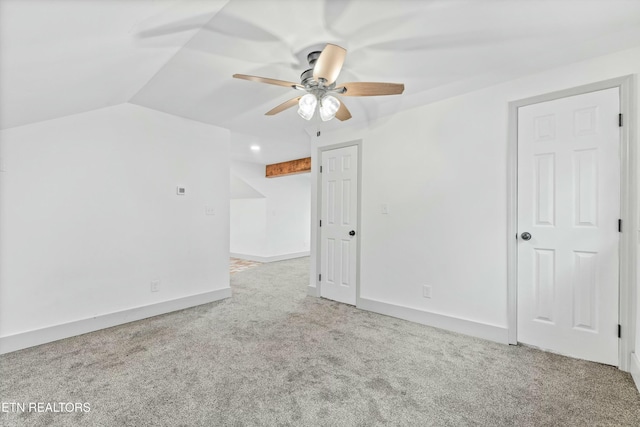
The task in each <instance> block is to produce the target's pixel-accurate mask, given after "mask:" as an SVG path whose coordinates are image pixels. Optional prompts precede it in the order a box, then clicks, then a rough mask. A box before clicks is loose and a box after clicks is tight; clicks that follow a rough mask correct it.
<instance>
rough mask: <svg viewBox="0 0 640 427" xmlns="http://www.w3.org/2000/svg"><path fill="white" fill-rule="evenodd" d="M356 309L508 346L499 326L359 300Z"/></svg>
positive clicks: (506, 331) (506, 334) (374, 301)
mask: <svg viewBox="0 0 640 427" xmlns="http://www.w3.org/2000/svg"><path fill="white" fill-rule="evenodd" d="M356 307H357V308H360V309H363V310H368V311H373V312H374V313H379V314H384V315H387V316H391V317H397V318H400V319H404V320H409V321H410V322H416V323H420V324H423V325H427V326H433V327H435V328H440V329H445V330H447V331H453V332H458V333H461V334H465V335H470V336H472V337H477V338H482V339H485V340H489V341H496V342H499V343H501V344H508V343H509V341H508V338H509V337H508V330H507V328H502V327H500V326H494V325H488V324H486V323H480V322H474V321H472V320H466V319H460V318H457V317H451V316H446V315H443V314H436V313H430V312H428V311H422V310H417V309H415V308H409V307H403V306H400V305H395V304H389V303H386V302H381V301H376V300H371V299H366V298H359V299H358V304H357V305H356Z"/></svg>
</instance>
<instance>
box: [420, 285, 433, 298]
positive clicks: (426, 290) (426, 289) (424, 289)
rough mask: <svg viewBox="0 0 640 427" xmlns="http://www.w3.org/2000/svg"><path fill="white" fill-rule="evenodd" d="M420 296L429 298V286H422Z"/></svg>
mask: <svg viewBox="0 0 640 427" xmlns="http://www.w3.org/2000/svg"><path fill="white" fill-rule="evenodd" d="M422 296H423V297H425V298H431V286H426V285H425V286H423V287H422Z"/></svg>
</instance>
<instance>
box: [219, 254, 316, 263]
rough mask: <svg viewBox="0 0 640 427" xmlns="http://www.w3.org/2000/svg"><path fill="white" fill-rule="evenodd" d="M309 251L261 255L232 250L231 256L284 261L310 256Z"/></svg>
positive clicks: (260, 260) (265, 260)
mask: <svg viewBox="0 0 640 427" xmlns="http://www.w3.org/2000/svg"><path fill="white" fill-rule="evenodd" d="M309 253H310V252H309V251H306V252H294V253H290V254H282V255H273V256H259V255H248V254H239V253H234V252H231V254H230V255H231V258H240V259H246V260H247V261H256V262H275V261H284V260H287V259H294V258H302V257H305V256H309Z"/></svg>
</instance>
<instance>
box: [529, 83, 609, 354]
mask: <svg viewBox="0 0 640 427" xmlns="http://www.w3.org/2000/svg"><path fill="white" fill-rule="evenodd" d="M619 112H620V101H619V91H618V88H613V89H607V90H600V91H596V92H591V93H586V94H582V95H576V96H571V97H567V98H561V99H557V100H554V101H548V102H542V103H539V104H533V105H528V106H525V107H521V108H519V109H518V235H517V237H516V238H517V239H518V327H517V333H518V341H519V342H522V343H525V344H530V345H533V346H536V347H539V348H542V349H545V350H549V351H553V352H556V353H560V354H564V355H567V356H572V357H577V358H580V359H586V360H592V361H595V362H600V363H606V364H609V365H615V366H617V365H618V272H619V269H618V246H619V245H618V242H619V232H618V218H619V214H620V153H619V149H620V128H619V123H618V114H619Z"/></svg>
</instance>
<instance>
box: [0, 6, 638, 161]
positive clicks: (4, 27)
mask: <svg viewBox="0 0 640 427" xmlns="http://www.w3.org/2000/svg"><path fill="white" fill-rule="evenodd" d="M327 42H331V43H336V44H338V45H341V46H343V47H345V48H346V49H347V50H348V54H347V59H346V61H345V65H344V68H343V71H342V73H341V75H340V77H339V79H338V82H346V81H388V82H402V83H405V87H406V89H405V93H404V95H400V96H388V97H366V98H351V97H350V98H345V99H344V102H345V103H346V105H347V106H348V107H349V109H350V110H351V112H352V114H353V119H351V120H350V121H349V122H339V121H337V120H333V121H331V122H327V123H320V122H318V121H317V120H312V121H311V122H307V121H305V120H302V119H301V118H300V117H299V116H298V115H297V114H296V111H295V110H296V109H295V108H291V109H289V110H287V111H285V112H283V113H281V114H279V115H276V116H273V117H267V116H264V113H265V112H266V111H268V110H269V109H271V108H272V107H274V106H276V105H278V104H279V103H281V102H283V101H285V100H287V99H289V98H292V97H294V96H296V95H297V92H294V91H293V90H289V89H287V88H283V87H277V86H269V85H264V84H259V83H254V82H248V81H243V80H237V79H233V78H231V75H232V74H234V73H243V74H254V75H260V76H266V77H272V78H277V79H282V80H291V81H299V75H300V73H301V72H302V71H304V70H305V69H306V68H308V67H307V63H306V59H305V58H306V55H307V53H308V52H310V51H311V50H313V49H316V48H322V46H324V44H326V43H327ZM637 45H640V1H636V0H530V1H513V0H512V1H505V0H395V1H385V0H220V1H215V0H208V1H197V0H192V1H189V0H129V1H121V0H29V1H25V0H0V127H2V128H7V127H14V126H20V125H25V124H29V123H33V122H37V121H42V120H47V119H52V118H56V117H62V116H65V115H70V114H76V113H80V112H83V111H88V110H92V109H97V108H102V107H105V106H109V105H115V104H119V103H123V102H132V103H134V104H139V105H142V106H145V107H148V108H153V109H157V110H160V111H164V112H167V113H171V114H175V115H177V116H181V117H185V118H189V119H193V120H197V121H201V122H205V123H210V124H214V125H217V126H222V127H225V128H228V129H231V130H232V132H233V133H235V134H237V136H236V137H235V139H236V141H237V144H236V146H235V147H234V146H233V143H232V153H233V154H234V156H235V157H236V158H240V159H243V160H249V161H259V162H275V161H280V160H287V159H288V157H291V155H287V153H289V151H288V150H287V149H286V146H287V144H288V146H289V147H292V146H294V145H292V144H298V145H295V147H297V148H296V150H297V152H299V154H296V155H295V156H302V155H304V152H305V151H308V138H307V135H310V134H315V132H316V130H319V129H327V130H328V129H334V128H337V127H341V126H348V125H350V124H356V123H360V124H362V123H367V122H371V121H373V120H376V119H377V118H379V117H383V116H385V115H389V114H394V113H396V112H398V111H401V110H403V109H406V108H411V107H414V106H417V105H421V104H424V103H428V102H432V101H434V100H437V99H441V98H444V97H447V96H452V95H456V94H459V93H463V92H466V91H469V90H474V89H478V88H481V87H484V86H488V85H491V84H494V83H498V82H500V81H505V80H509V79H513V78H516V77H519V76H522V75H525V74H529V73H532V72H536V71H539V70H542V69H545V68H550V67H554V66H559V65H562V64H564V63H570V62H575V61H578V60H581V59H586V58H589V57H593V56H598V55H601V54H604V53H608V52H613V51H616V50H622V49H625V48H628V47H632V46H637ZM255 138H258V139H259V140H261V141H263V144H264V146H263V147H262V150H261V153H262V154H261V155H260V156H259V157H257V158H256V157H255V154H253V155H252V154H250V153H249V152H248V146H247V145H248V141H253V140H254V139H255ZM285 142H286V144H285ZM278 144H282V146H283V147H284V148H282V147H281V146H279V145H278ZM281 148H282V149H281ZM245 151H246V156H245ZM294 151H295V150H294ZM247 156H249V157H247ZM250 156H254V157H250Z"/></svg>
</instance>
